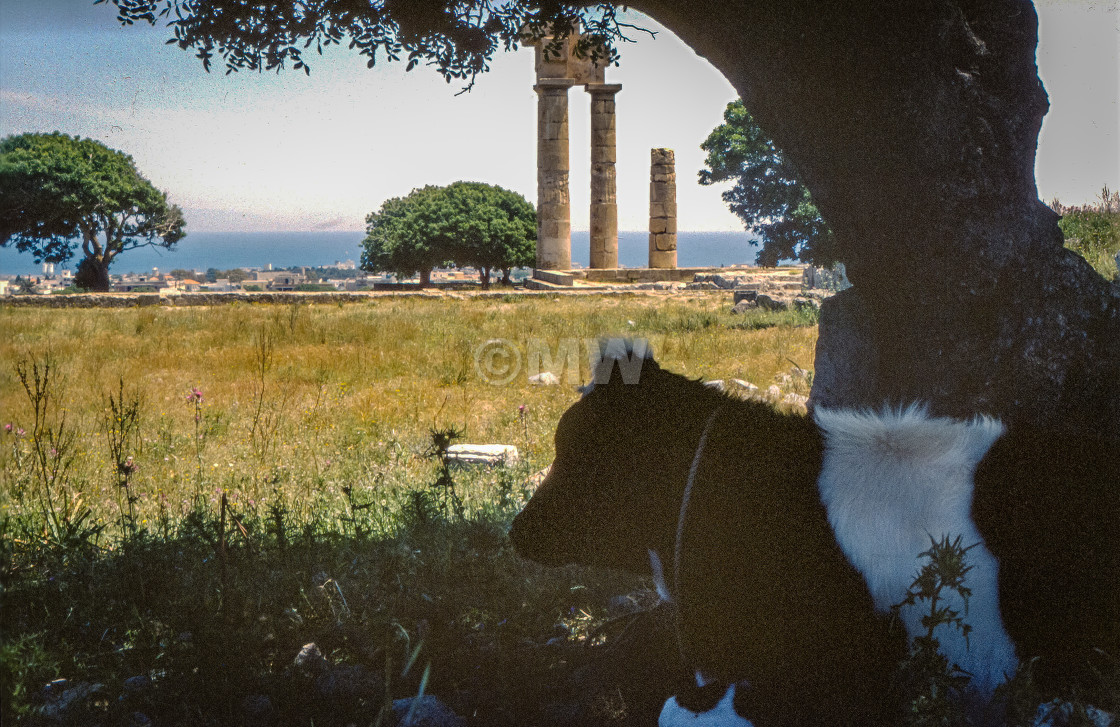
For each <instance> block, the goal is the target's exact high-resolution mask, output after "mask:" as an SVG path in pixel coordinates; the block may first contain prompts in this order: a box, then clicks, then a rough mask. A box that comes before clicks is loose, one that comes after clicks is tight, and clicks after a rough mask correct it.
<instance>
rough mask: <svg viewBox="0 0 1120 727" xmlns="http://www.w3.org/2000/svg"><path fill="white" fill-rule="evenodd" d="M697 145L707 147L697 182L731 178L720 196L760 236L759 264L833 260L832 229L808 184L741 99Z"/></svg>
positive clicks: (720, 180) (827, 262)
mask: <svg viewBox="0 0 1120 727" xmlns="http://www.w3.org/2000/svg"><path fill="white" fill-rule="evenodd" d="M723 120H724V121H723V123H722V124H721V125H719V126H717V127H716V128H715V129H714V130H713V131H712V133H711V134H710V135H709V136H708V138H707V139H706V140H704V143H702V144H701V145H700V148H701V149H703V150H704V151H706V152H708V157H707V159H705V162H704V163H705V164H706V165H707V168H705V169H702V170H700V184H716V183H718V182H734V185H733V186H732V187H731V189H728V190H727V191H725V192H724V193H723V200H724V201H725V202H727V206H728V207H729V208H730V209H731V211H732V212H734V213H735V215H736V216H737V217H738V218H739V219H741V220H742V221H743V224H744V225H745V226H746V228H747V229H748V230H752V231H753V232H755V233H756V234H757V235H758V236H759V237H760V238H761V239H762V250H760V251H759V253H758V256H757V260H758V264H759V265H777V264H778V261H779V260H784V259H790V258H794V259H799V260H801V261H803V262H812V263H815V264H817V265H831V264H832V263H834V262H835V261H836V258H835V249H834V243H833V239H832V230H830V229H829V227H828V223H826V222H825V221H824V220H823V219H822V218H821V215H820V212H819V211H818V210H817V208H816V206H815V205H814V204H813V201H812V199H811V197H810V195H809V190H808V189H807V188H806V187H805V185H803V184H802V183H801V182H799V181H798V180H797V177H796V175H795V174H794V171H793V169H792V167H791V166H790V164H789V162H788V161H787V160H786V158H785V156H784V155H783V154H782V150H781V149H779V148H778V147H777V146H775V145H774V142H773V141H771V140H770V138H769V137H768V136H767V135H766V133H765V132H763V130H762V129H760V128H759V126H758V124H756V123H755V121H754V119H753V118H752V117H751V115H750V113H749V112H748V111H747V109H746V107H745V106H744V105H743V102H742V101H733V102H731V103H729V104H728V105H727V109H726V110H725V111H724V113H723Z"/></svg>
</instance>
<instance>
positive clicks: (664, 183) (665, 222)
mask: <svg viewBox="0 0 1120 727" xmlns="http://www.w3.org/2000/svg"><path fill="white" fill-rule="evenodd" d="M649 266H650V267H651V268H675V267H677V166H676V158H675V156H674V154H673V150H672V149H651V150H650V167H649Z"/></svg>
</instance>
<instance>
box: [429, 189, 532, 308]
mask: <svg viewBox="0 0 1120 727" xmlns="http://www.w3.org/2000/svg"><path fill="white" fill-rule="evenodd" d="M444 194H445V196H446V198H447V202H448V207H449V212H448V217H447V218H446V219H445V221H444V222H445V224H446V225H447V226H448V227H449V228H450V229H451V233H450V234H451V236H452V239H453V240H454V241H455V242H454V244H453V246H452V259H453V260H454V262H455V263H456V264H457V265H460V266H471V267H474V268H477V269H478V275H479V281H480V282H481V283H482V289H483V290H486V289H488V288H489V287H490V281H491V275H492V273H493V271H495V270H500V271H502V282H503V283H505V284H507V285H508V284H509V283H510V274H511V272H512V271H513V268H518V267H524V266H527V265H532V264H533V263H534V262H535V261H536V256H537V212H536V210H535V209H534V208H533V205H532V203H531V202H529V200H527V199H525V197H523V196H522V195H520V194H518V193H517V192H511V191H510V190H508V189H503V188H502V187H498V186H495V185H490V184H483V183H481V182H455V183H454V184H452V185H450V186H448V187H447V188H446V190H445V192H444Z"/></svg>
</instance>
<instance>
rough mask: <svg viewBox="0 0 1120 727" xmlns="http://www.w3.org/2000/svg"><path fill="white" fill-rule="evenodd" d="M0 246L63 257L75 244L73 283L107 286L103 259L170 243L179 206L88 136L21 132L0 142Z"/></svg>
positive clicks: (178, 228)
mask: <svg viewBox="0 0 1120 727" xmlns="http://www.w3.org/2000/svg"><path fill="white" fill-rule="evenodd" d="M0 192H2V194H0V246H7V245H10V244H14V245H15V247H16V249H18V250H19V251H20V252H30V253H31V254H32V255H34V257H35V262H36V263H39V262H52V263H60V262H65V261H67V260H69V259H70V258H72V257H73V256H74V253H75V251H76V249H77V247H78V245H79V243H80V245H81V251H82V253H83V254H84V257H83V258H82V259H81V261H80V262H79V263H78V268H77V271H76V273H75V275H74V283H75V285H78V286H80V287H83V288H87V289H90V290H100V291H104V290H108V289H109V266H110V265H112V263H113V261H114V260H115V259H116V258H117V256H118V255H120V254H121V253H122V252H126V251H128V250H133V249H136V248H138V247H147V246H159V247H164V248H167V249H171V248H173V247H174V245H175V243H177V242H178V241H179V240H180V239H182V238H183V236H184V235H185V234H186V233H185V232H184V230H183V227H184V224H185V223H184V221H183V212H182V210H180V209H179V208H178V207H177V206H176V205H173V204H169V203H168V201H167V195H166V194H165V193H163V192H161V191H159V190H158V189H156V188H155V187H154V186H153V185H152V183H151V182H149V181H148V180H147V179H145V178H144V177H143V176H141V174H140V172H138V171H137V169H136V165H135V164H134V163H133V161H132V157H130V156H128V155H127V154H123V153H122V152H119V151H115V150H113V149H110V148H108V147H107V146H105V145H104V144H101V143H100V142H97V141H93V140H92V139H80V138H77V137H71V136H68V135H66V134H60V133H57V132H56V133H53V134H21V135H18V136H9V137H7V138H5V139H3V140H2V141H0Z"/></svg>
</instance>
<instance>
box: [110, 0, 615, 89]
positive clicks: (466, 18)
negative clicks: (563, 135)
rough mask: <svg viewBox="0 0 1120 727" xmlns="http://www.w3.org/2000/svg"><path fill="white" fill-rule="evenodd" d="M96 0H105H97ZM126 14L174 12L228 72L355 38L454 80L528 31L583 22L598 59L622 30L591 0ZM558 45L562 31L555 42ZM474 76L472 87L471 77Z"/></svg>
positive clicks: (368, 48) (237, 4)
mask: <svg viewBox="0 0 1120 727" xmlns="http://www.w3.org/2000/svg"><path fill="white" fill-rule="evenodd" d="M95 2H96V3H101V2H105V0H95ZM112 2H113V3H114V4H115V5H116V6H117V11H118V17H119V19H120V20H121V22H122V23H124V24H129V25H131V24H132V23H134V22H136V21H144V22H147V23H150V24H153V25H154V24H155V23H156V18H157V16H159V17H161V18H166V19H167V24H168V26H169V27H170V28H171V29H172V31H173V33H174V38H172V39H171V40H169V41H168V42H169V43H176V44H177V45H178V46H179V47H180V48H182V49H184V50H186V49H188V48H191V49H194V50H195V54H196V55H197V56H198V58H199V59H200V60H201V61H202V64H203V67H204V68H205V69H206V70H207V71H209V70H210V67H211V61H212V59H213V57H214V55H215V54H217V55H219V56H221V57H222V58H223V59H224V60H225V62H226V72H227V73H230V72H233V71H237V70H242V69H247V70H253V71H257V70H262V69H276V70H280V69H281V68H284V67H285V66H286V65H287V64H288V63H291V65H292V67H293V68H294V69H296V70H303V71H304V72H305V73H310V72H311V71H310V66H309V65H308V59H307V57H306V56H304V51H306V49H308V48H315V50H316V51H317V52H319V53H320V54H321V53H322V52H323V48H324V47H329V46H331V45H337V44H341V43H343V42H346V43H348V45H349V47H350V48H351V49H356V50H357V51H358V53H360V54H361V55H363V56H365V57H366V58H368V59H369V60H368V61H367V65H368V66H369V67H370V68H372V67H373V66H374V65H375V63H376V62H377V60H378V59H379V58H386V59H388V60H390V61H399V60H402V59H407V67H406V68H407V70H412V69H413V68H415V67H416V66H418V65H425V66H430V67H433V68H435V69H436V70H437V71H438V72H439V73H440V74H441V75H442V76H443V77H444V79H445V80H447V81H448V82H450V81H451V79H453V78H454V79H464V80H467V81H468V84H469V85H473V83H474V78H475V76H477V75H478V74H479V73H482V72H485V71H486V70H488V68H489V63H490V59H491V58H492V57H493V55H494V53H495V52H496V51H497V50H498V49H499V48H505V49H506V50H510V49H515V48H517V47H518V46H519V45H520V44H521V43H522V42H524V40H525V39H526V37H538V38H539V37H543V36H546V35H551V34H552V32H553V29H554V28H555V29H557V31H556V34H557V36H558V39H562V38H563V37H564V36H566V35H567V34H568V33H569V32H570V29H571V28H573V27H582V29H583V36H582V38H581V39H580V42H579V44H578V45H577V46H576V49H575V52H576V54H577V55H578V56H581V57H586V58H589V59H590V60H592V61H593V62H595V63H598V64H600V65H602V64H607V63H616V62H617V55H618V54H617V52H616V51H615V50H614V47H613V45H612V42H613V41H615V40H617V39H619V38H622V37H623V34H622V30H621V29H622V27H628V26H626V24H625V23H620V22H619V21H618V19H617V17H616V15H617V12H618V9H616V8H615V6H614V5H613V4H611V3H601V4H599V5H597V6H589V7H584V6H581V5H578V4H566V3H559V2H548V3H544V4H541V3H532V2H528V1H527V0H513V1H512V2H500V3H499V2H483V3H475V2H467V0H451V1H450V2H379V3H366V2H362V3H333V2H331V3H327V2H274V3H270V4H269V6H268V12H267V13H262V12H260V10H259V8H257V7H256V6H254V5H252V4H249V5H247V4H246V3H245V2H243V0H209V1H208V2H206V3H205V4H204V5H200V4H199V3H197V2H195V0H112ZM550 47H551V48H552V49H553V51H557V50H559V48H560V42H559V40H558V41H557V42H555V43H554V44H552V45H550ZM469 85H468V87H469Z"/></svg>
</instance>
